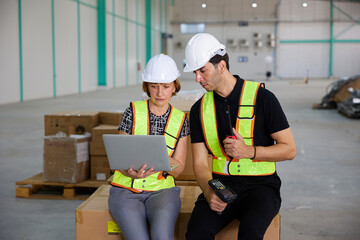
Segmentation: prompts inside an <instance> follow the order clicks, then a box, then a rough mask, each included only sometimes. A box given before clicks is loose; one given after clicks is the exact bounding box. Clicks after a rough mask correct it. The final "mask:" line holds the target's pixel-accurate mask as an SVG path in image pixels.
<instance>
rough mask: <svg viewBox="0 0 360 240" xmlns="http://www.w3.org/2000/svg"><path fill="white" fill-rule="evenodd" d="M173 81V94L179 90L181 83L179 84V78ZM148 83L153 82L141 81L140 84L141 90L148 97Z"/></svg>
mask: <svg viewBox="0 0 360 240" xmlns="http://www.w3.org/2000/svg"><path fill="white" fill-rule="evenodd" d="M173 83H174V85H175V92H174V93H173V94H172V95H173V96H175V95H176V94H177V93H178V92H179V91H180V89H181V84H180V81H179V79H176V80H174V82H173ZM149 84H153V83H150V82H143V84H142V88H143V91H144V92H145V93H146V94H147V95H148V97H150V91H149Z"/></svg>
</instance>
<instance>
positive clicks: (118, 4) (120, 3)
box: [115, 0, 126, 17]
mask: <svg viewBox="0 0 360 240" xmlns="http://www.w3.org/2000/svg"><path fill="white" fill-rule="evenodd" d="M125 1H126V0H117V1H115V14H116V15H118V16H121V17H125Z"/></svg>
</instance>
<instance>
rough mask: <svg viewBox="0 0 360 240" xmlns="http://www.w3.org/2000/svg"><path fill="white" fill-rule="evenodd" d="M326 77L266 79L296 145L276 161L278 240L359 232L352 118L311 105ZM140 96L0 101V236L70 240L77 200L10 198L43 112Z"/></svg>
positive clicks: (31, 155) (27, 172) (359, 127)
mask: <svg viewBox="0 0 360 240" xmlns="http://www.w3.org/2000/svg"><path fill="white" fill-rule="evenodd" d="M333 81H335V80H325V79H322V80H321V79H319V80H312V79H310V81H309V83H308V84H304V83H303V81H302V80H272V81H269V82H266V86H267V88H268V89H270V90H271V91H273V92H274V93H275V94H276V95H277V97H278V98H279V100H280V102H281V104H282V107H283V108H284V110H285V113H286V115H287V117H288V120H289V122H290V125H291V128H292V131H293V133H294V137H295V141H296V144H297V156H296V158H295V159H294V160H293V161H287V162H281V163H278V164H277V170H278V173H279V175H280V177H281V178H282V180H283V185H282V198H283V204H282V208H281V212H280V213H281V215H282V218H281V239H282V240H300V239H304V240H315V239H316V240H322V239H324V240H325V239H326V240H335V239H336V240H358V239H359V237H360V228H359V226H360V187H359V186H360V139H359V136H360V120H354V119H349V118H346V117H344V116H343V115H340V114H339V113H338V112H337V111H336V110H313V109H312V104H313V103H319V102H320V101H321V98H322V97H323V96H324V95H325V89H326V87H327V86H328V85H329V84H330V83H331V82H333ZM182 86H183V90H184V92H183V94H179V96H178V99H180V100H181V98H182V97H183V98H184V99H185V98H186V97H185V96H187V94H188V95H190V96H195V95H196V96H197V93H198V92H201V91H202V90H201V87H200V86H199V85H198V84H196V83H195V82H194V81H191V80H182ZM180 93H182V92H180ZM184 93H186V94H184ZM141 96H142V91H141V86H139V85H138V86H131V87H126V88H118V89H110V90H103V89H100V90H98V91H94V92H90V93H85V94H81V95H71V96H66V97H58V98H51V99H43V100H33V101H27V102H23V103H15V104H6V105H0V161H1V167H0V180H1V182H2V184H1V189H0V203H1V210H0V239H4V240H12V239H16V240H23V239H26V240H43V239H44V240H45V239H47V240H48V239H56V240H62V239H66V240H69V239H75V209H76V207H78V206H79V205H80V204H81V203H82V201H80V200H48V199H45V200H40V199H23V198H16V197H15V188H16V185H15V182H17V181H20V180H24V179H26V178H29V177H32V176H34V175H36V174H38V173H41V172H42V164H43V162H42V153H43V145H42V144H43V139H42V137H43V134H44V125H43V124H44V123H43V115H44V114H48V113H52V112H55V111H61V110H96V111H107V110H123V109H125V108H126V107H127V106H128V104H129V101H135V100H141V99H142V97H141Z"/></svg>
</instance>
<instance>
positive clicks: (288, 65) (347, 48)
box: [276, 0, 360, 78]
mask: <svg viewBox="0 0 360 240" xmlns="http://www.w3.org/2000/svg"><path fill="white" fill-rule="evenodd" d="M296 4H298V3H297V2H294V0H291V1H282V3H281V5H280V7H279V19H280V23H279V24H278V35H277V37H278V41H277V43H278V48H277V58H276V63H277V75H278V76H279V77H282V78H303V77H312V78H327V77H339V78H340V77H345V76H354V75H358V74H360V55H359V54H356V53H358V52H360V42H359V40H360V25H359V23H354V20H356V19H357V21H359V18H360V4H359V3H351V2H335V1H334V7H333V19H334V22H333V47H332V56H331V55H330V54H331V50H330V49H331V47H330V39H331V37H330V36H331V25H330V16H331V13H330V11H331V6H330V1H312V2H309V6H308V7H307V8H299V9H298V10H297V11H296V10H295V7H296ZM339 40H357V43H350V42H346V43H341V42H338V41H339ZM286 41H287V42H286ZM306 41H307V42H306ZM316 41H318V42H316ZM331 61H332V64H331ZM331 74H332V75H331Z"/></svg>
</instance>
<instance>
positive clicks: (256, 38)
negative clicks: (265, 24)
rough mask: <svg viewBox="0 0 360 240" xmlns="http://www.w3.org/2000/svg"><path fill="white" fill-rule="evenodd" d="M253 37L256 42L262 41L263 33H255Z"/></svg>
mask: <svg viewBox="0 0 360 240" xmlns="http://www.w3.org/2000/svg"><path fill="white" fill-rule="evenodd" d="M253 37H254V40H259V39H261V33H258V32H255V33H253Z"/></svg>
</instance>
